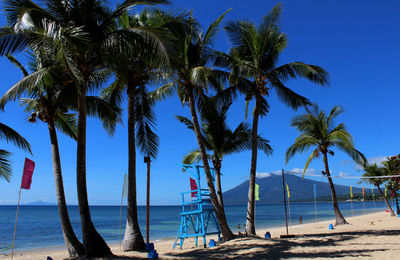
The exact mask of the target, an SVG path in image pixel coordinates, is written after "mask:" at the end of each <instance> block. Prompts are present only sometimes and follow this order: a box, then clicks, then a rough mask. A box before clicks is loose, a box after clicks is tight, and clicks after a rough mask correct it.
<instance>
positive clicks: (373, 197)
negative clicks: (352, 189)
mask: <svg viewBox="0 0 400 260" xmlns="http://www.w3.org/2000/svg"><path fill="white" fill-rule="evenodd" d="M371 191H372V199H373V200H374V210H375V212H376V204H375V194H374V188H372V190H371Z"/></svg>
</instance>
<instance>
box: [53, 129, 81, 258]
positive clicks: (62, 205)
mask: <svg viewBox="0 0 400 260" xmlns="http://www.w3.org/2000/svg"><path fill="white" fill-rule="evenodd" d="M47 125H48V129H49V134H50V141H51V155H52V158H53V172H54V182H55V186H56V194H57V205H58V213H59V215H60V221H61V227H62V231H63V236H64V241H65V244H66V246H67V249H68V253H69V256H70V257H80V256H83V255H84V254H85V250H84V249H83V245H82V243H81V242H80V241H79V240H78V238H77V237H76V235H75V232H74V230H73V228H72V225H71V222H70V219H69V215H68V209H67V204H66V202H65V194H64V184H63V177H62V171H61V160H60V151H59V148H58V140H57V132H56V128H55V126H54V122H53V121H50V122H48V124H47Z"/></svg>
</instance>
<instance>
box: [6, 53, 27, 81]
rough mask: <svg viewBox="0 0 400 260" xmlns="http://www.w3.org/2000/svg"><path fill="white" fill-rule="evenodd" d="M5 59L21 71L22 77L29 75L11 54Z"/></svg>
mask: <svg viewBox="0 0 400 260" xmlns="http://www.w3.org/2000/svg"><path fill="white" fill-rule="evenodd" d="M6 57H7V59H8V60H9V61H10V62H11V63H12V64H14V65H15V66H16V67H17V68H19V69H20V70H21V72H22V75H24V77H26V76H28V75H29V73H28V72H27V71H26V69H25V68H24V66H22V64H21V63H20V62H19V61H18V60H17V59H16V58H15V57H14V56H12V55H11V54H6Z"/></svg>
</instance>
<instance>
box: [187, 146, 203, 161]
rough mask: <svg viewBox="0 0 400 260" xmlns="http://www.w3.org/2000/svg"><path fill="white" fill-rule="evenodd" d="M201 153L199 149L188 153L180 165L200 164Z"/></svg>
mask: <svg viewBox="0 0 400 260" xmlns="http://www.w3.org/2000/svg"><path fill="white" fill-rule="evenodd" d="M201 160H202V159H201V153H200V151H199V149H195V150H192V151H190V152H189V153H188V154H185V155H184V156H183V160H182V163H183V164H198V163H199V162H201Z"/></svg>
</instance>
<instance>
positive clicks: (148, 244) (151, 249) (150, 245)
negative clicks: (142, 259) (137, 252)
mask: <svg viewBox="0 0 400 260" xmlns="http://www.w3.org/2000/svg"><path fill="white" fill-rule="evenodd" d="M153 250H154V244H153V243H146V252H151V251H153Z"/></svg>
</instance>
